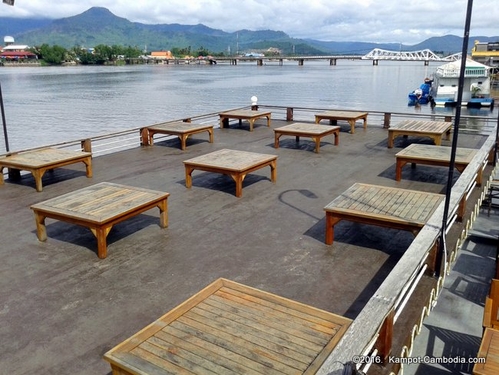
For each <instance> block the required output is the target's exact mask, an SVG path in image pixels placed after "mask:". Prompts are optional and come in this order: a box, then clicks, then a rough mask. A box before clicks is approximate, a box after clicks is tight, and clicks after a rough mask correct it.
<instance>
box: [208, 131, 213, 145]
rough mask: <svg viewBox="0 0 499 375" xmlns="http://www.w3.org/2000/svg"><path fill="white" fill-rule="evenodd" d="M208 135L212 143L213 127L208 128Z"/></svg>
mask: <svg viewBox="0 0 499 375" xmlns="http://www.w3.org/2000/svg"><path fill="white" fill-rule="evenodd" d="M208 135H209V136H210V143H213V141H214V140H213V128H211V129H208Z"/></svg>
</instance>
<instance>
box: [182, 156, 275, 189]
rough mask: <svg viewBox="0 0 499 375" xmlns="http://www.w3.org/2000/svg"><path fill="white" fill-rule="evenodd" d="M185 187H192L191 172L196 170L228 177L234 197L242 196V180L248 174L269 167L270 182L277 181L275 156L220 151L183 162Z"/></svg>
mask: <svg viewBox="0 0 499 375" xmlns="http://www.w3.org/2000/svg"><path fill="white" fill-rule="evenodd" d="M184 165H185V186H186V187H187V188H190V187H191V186H192V172H193V171H194V170H196V169H198V170H200V171H206V172H214V173H222V174H225V175H229V176H230V177H232V179H233V180H234V181H235V183H236V197H241V196H242V194H243V180H244V178H245V177H246V175H247V174H248V173H251V172H254V171H256V170H257V169H261V168H264V167H266V166H270V180H271V181H272V182H274V183H275V182H276V180H277V155H269V154H259V153H255V152H247V151H238V150H228V149H222V150H218V151H215V152H211V153H209V154H206V155H201V156H198V157H195V158H193V159H189V160H185V161H184Z"/></svg>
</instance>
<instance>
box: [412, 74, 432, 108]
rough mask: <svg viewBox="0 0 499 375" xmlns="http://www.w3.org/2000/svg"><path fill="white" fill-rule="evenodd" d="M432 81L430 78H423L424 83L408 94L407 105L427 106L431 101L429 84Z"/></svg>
mask: <svg viewBox="0 0 499 375" xmlns="http://www.w3.org/2000/svg"><path fill="white" fill-rule="evenodd" d="M432 83H433V80H432V79H430V78H425V79H424V82H423V83H422V84H421V86H419V88H418V89H416V90H414V91H412V92H410V93H409V103H408V105H416V104H428V103H430V102H432V101H433V95H432V90H431V84H432Z"/></svg>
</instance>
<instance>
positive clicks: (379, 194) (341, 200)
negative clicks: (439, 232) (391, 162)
mask: <svg viewBox="0 0 499 375" xmlns="http://www.w3.org/2000/svg"><path fill="white" fill-rule="evenodd" d="M443 199H444V196H443V195H441V194H433V193H427V192H424V191H417V190H408V189H398V188H392V187H386V186H377V185H369V184H359V183H356V184H354V185H352V186H351V187H350V188H349V189H348V190H346V191H345V192H344V193H342V194H341V195H340V196H339V197H337V198H336V199H335V200H333V201H332V202H331V203H329V204H328V205H327V206H326V207H324V211H326V241H325V242H326V244H327V245H331V244H332V243H333V241H334V226H335V225H336V224H337V223H338V222H340V221H341V220H348V221H353V222H357V223H362V224H371V225H377V226H382V227H388V228H393V229H402V230H407V231H411V232H412V233H413V234H414V235H417V234H418V233H419V231H420V230H421V229H422V228H423V226H424V225H425V224H426V222H427V221H428V219H429V218H430V216H431V215H432V214H433V212H434V211H435V209H436V208H437V207H438V205H439V204H440V203H441V202H442V201H443Z"/></svg>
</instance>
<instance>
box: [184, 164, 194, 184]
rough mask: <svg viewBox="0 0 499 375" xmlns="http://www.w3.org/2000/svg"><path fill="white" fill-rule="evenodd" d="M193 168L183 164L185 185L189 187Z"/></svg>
mask: <svg viewBox="0 0 499 375" xmlns="http://www.w3.org/2000/svg"><path fill="white" fill-rule="evenodd" d="M193 170H194V168H192V167H191V166H189V165H186V166H185V187H186V188H190V187H191V186H192V176H191V175H192V171H193Z"/></svg>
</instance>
